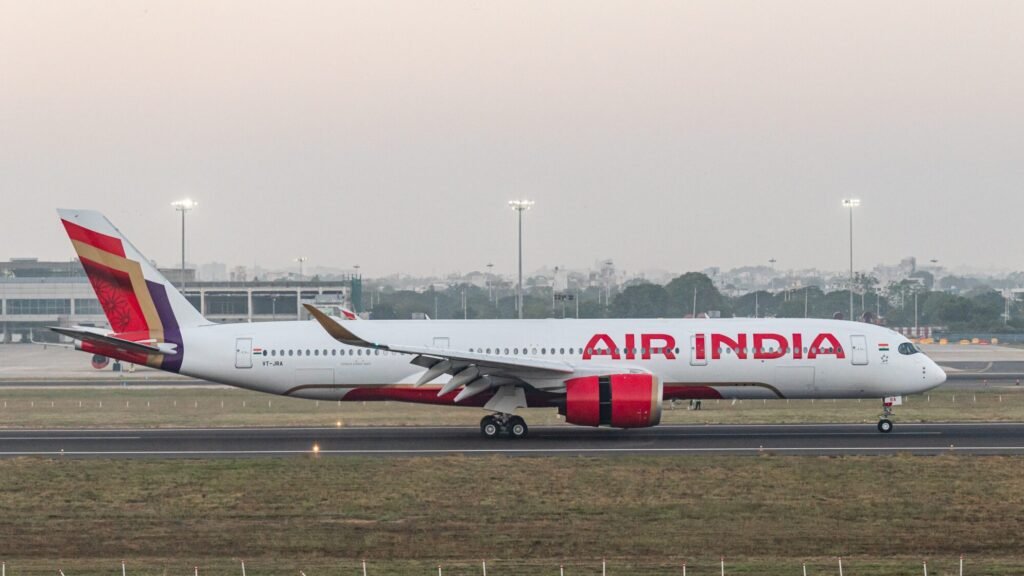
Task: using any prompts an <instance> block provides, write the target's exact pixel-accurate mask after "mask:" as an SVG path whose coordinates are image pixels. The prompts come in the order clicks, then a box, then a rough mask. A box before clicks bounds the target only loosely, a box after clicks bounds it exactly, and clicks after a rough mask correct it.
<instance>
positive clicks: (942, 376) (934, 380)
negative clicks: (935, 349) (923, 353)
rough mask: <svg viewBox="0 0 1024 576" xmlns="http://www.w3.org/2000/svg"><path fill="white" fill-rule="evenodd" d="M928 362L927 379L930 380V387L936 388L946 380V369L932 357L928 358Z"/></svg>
mask: <svg viewBox="0 0 1024 576" xmlns="http://www.w3.org/2000/svg"><path fill="white" fill-rule="evenodd" d="M928 364H929V366H928V368H927V371H926V372H925V380H927V381H928V384H929V386H928V387H929V388H935V387H936V386H938V385H940V384H942V383H943V382H945V381H946V371H945V370H943V369H942V368H941V367H940V366H939V365H938V364H936V363H935V361H933V360H931V359H929V360H928Z"/></svg>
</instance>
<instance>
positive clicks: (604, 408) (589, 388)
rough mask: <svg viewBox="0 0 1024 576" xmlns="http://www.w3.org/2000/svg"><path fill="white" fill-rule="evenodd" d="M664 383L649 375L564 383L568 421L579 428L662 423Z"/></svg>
mask: <svg viewBox="0 0 1024 576" xmlns="http://www.w3.org/2000/svg"><path fill="white" fill-rule="evenodd" d="M661 399H662V386H661V381H660V380H658V379H657V378H655V377H654V376H651V375H650V374H612V375H610V376H586V377H583V378H573V379H572V380H567V381H566V383H565V409H564V411H563V414H564V415H565V421H566V422H569V423H570V424H577V425H579V426H612V427H614V428H646V427H648V426H654V425H656V424H658V423H659V422H661Z"/></svg>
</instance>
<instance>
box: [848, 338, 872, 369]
mask: <svg viewBox="0 0 1024 576" xmlns="http://www.w3.org/2000/svg"><path fill="white" fill-rule="evenodd" d="M850 361H851V362H853V365H854V366H867V363H868V339H867V337H866V336H862V335H860V334H856V335H854V336H850Z"/></svg>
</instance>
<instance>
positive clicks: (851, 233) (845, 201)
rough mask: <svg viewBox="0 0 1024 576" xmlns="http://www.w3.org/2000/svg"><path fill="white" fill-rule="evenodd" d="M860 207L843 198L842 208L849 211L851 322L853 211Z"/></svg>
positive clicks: (852, 201) (853, 201)
mask: <svg viewBox="0 0 1024 576" xmlns="http://www.w3.org/2000/svg"><path fill="white" fill-rule="evenodd" d="M857 206H860V200H859V199H857V198H844V199H843V207H844V208H849V209H850V320H851V321H852V320H853V209H854V208H856V207H857Z"/></svg>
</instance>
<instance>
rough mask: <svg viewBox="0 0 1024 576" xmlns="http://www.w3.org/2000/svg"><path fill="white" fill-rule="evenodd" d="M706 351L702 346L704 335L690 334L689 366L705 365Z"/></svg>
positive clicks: (706, 361)
mask: <svg viewBox="0 0 1024 576" xmlns="http://www.w3.org/2000/svg"><path fill="white" fill-rule="evenodd" d="M707 365H708V353H707V350H706V349H705V348H704V335H703V334H691V335H690V366H707Z"/></svg>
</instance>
